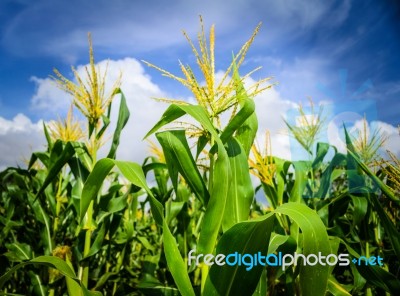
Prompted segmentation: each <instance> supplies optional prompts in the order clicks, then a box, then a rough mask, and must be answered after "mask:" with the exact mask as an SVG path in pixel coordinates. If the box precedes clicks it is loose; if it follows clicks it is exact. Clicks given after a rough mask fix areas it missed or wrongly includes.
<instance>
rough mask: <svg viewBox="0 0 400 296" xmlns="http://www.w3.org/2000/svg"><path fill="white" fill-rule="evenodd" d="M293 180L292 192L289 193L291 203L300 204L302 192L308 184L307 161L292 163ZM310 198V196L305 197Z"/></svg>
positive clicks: (308, 163) (308, 165)
mask: <svg viewBox="0 0 400 296" xmlns="http://www.w3.org/2000/svg"><path fill="white" fill-rule="evenodd" d="M292 164H293V166H294V174H295V180H294V185H293V188H292V191H291V192H290V201H291V202H301V201H302V199H303V192H304V189H305V188H306V186H307V183H308V177H307V175H308V170H309V168H310V162H309V161H293V162H292ZM307 197H312V196H307Z"/></svg>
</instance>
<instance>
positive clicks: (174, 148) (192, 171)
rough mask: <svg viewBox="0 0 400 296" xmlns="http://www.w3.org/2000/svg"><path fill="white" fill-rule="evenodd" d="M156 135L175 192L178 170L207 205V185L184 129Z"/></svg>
mask: <svg viewBox="0 0 400 296" xmlns="http://www.w3.org/2000/svg"><path fill="white" fill-rule="evenodd" d="M156 137H157V139H158V141H159V142H160V144H161V146H162V148H163V152H164V156H165V158H166V163H167V167H168V171H169V175H170V177H171V180H172V184H173V186H174V189H175V192H177V191H178V172H179V173H180V174H181V175H182V176H183V178H184V179H185V181H186V182H187V184H188V185H189V186H190V188H191V189H192V191H193V193H194V194H195V195H196V197H197V198H198V199H199V200H200V201H201V202H202V204H203V205H207V203H208V200H209V198H210V196H209V193H208V190H207V187H206V185H205V183H204V181H203V178H202V177H201V175H200V172H199V170H198V169H197V165H196V163H195V161H194V159H193V156H192V153H191V152H190V148H189V145H188V143H187V141H186V137H185V131H184V130H175V131H166V132H162V133H157V134H156Z"/></svg>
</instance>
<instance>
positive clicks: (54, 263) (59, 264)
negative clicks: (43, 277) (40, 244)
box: [0, 256, 78, 288]
mask: <svg viewBox="0 0 400 296" xmlns="http://www.w3.org/2000/svg"><path fill="white" fill-rule="evenodd" d="M29 264H35V265H45V266H48V267H52V268H55V269H57V270H58V271H59V272H60V273H61V274H62V275H64V276H66V277H70V278H72V279H74V280H76V281H78V278H77V277H76V275H75V272H74V271H73V270H72V269H71V268H70V267H69V266H68V264H67V263H66V262H65V261H64V260H62V259H60V258H58V257H53V256H39V257H36V258H34V259H32V260H30V261H26V262H22V263H20V264H17V265H15V266H13V267H12V268H10V269H9V270H8V271H7V272H6V273H5V274H3V275H2V276H1V277H0V288H1V287H3V285H4V284H5V282H6V281H7V280H8V279H9V278H10V277H11V276H12V274H13V273H14V272H15V271H17V270H18V269H20V268H21V267H24V266H25V265H29Z"/></svg>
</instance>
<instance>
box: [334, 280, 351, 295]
mask: <svg viewBox="0 0 400 296" xmlns="http://www.w3.org/2000/svg"><path fill="white" fill-rule="evenodd" d="M328 291H329V292H330V293H331V294H332V295H335V296H351V294H350V293H349V292H348V291H347V290H346V289H345V288H343V287H342V285H340V284H339V283H338V282H337V280H336V279H335V277H334V276H330V277H329V280H328Z"/></svg>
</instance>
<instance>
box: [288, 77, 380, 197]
mask: <svg viewBox="0 0 400 296" xmlns="http://www.w3.org/2000/svg"><path fill="white" fill-rule="evenodd" d="M339 77H340V81H341V86H340V88H339V89H340V93H339V94H334V92H332V91H330V90H329V89H327V88H325V87H324V86H323V85H317V88H318V89H319V90H320V91H322V92H323V94H324V96H325V97H328V98H329V103H324V104H320V105H319V106H315V105H313V103H312V102H311V103H310V105H309V106H305V107H299V108H293V109H290V110H288V111H287V113H286V123H287V125H288V126H289V131H290V134H291V136H290V137H289V138H290V140H289V143H290V152H291V159H292V161H304V160H306V161H310V162H312V161H313V160H314V159H315V157H316V146H317V143H318V142H323V143H328V144H329V145H331V146H333V147H336V149H337V152H340V153H343V154H347V145H346V137H345V128H346V130H347V132H348V134H349V135H350V138H351V139H352V142H353V144H357V141H359V139H360V137H362V136H364V137H366V138H368V137H369V136H370V135H372V134H373V133H374V132H375V131H374V129H376V126H374V124H368V122H370V123H373V122H374V121H375V122H376V121H377V120H378V113H377V104H376V101H375V100H374V99H371V98H368V97H367V95H365V94H366V91H367V90H369V89H371V88H372V83H371V82H370V80H367V81H366V82H364V83H363V84H362V85H361V87H360V88H359V89H358V90H357V91H356V92H354V93H352V94H348V92H347V89H346V79H347V71H346V70H340V71H339ZM367 120H368V122H367ZM366 138H364V139H366ZM356 146H357V145H356ZM333 155H334V151H333V149H330V152H329V153H328V154H327V156H326V157H325V161H327V160H329V159H332V157H333ZM299 167H302V168H307V169H310V167H309V166H308V167H307V166H304V165H303V166H299ZM346 173H347V180H348V182H349V184H351V185H350V186H351V187H352V188H351V190H352V192H353V193H361V192H365V187H364V188H361V187H362V185H363V184H369V183H370V181H369V180H367V178H366V176H365V175H363V174H362V173H359V172H358V171H357V170H350V169H349V168H347V171H346ZM370 185H371V186H368V187H369V190H372V189H373V187H372V184H370ZM357 188H359V189H357ZM357 191H358V192H357Z"/></svg>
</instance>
